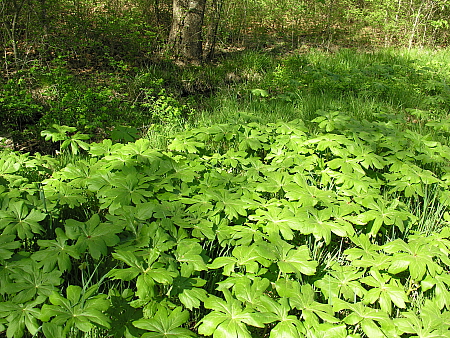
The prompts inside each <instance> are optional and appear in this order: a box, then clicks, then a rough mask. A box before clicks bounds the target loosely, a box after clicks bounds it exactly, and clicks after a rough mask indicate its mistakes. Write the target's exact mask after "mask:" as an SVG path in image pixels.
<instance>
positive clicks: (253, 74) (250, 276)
mask: <svg viewBox="0 0 450 338" xmlns="http://www.w3.org/2000/svg"><path fill="white" fill-rule="evenodd" d="M446 59H447V52H445V51H441V52H431V51H428V52H427V51H422V52H419V51H417V52H406V51H405V52H400V51H392V50H391V51H389V50H387V51H379V52H373V53H356V52H355V51H351V50H342V51H340V52H338V53H335V54H328V53H323V52H319V51H311V52H310V53H307V54H302V55H286V56H284V57H274V56H271V55H269V54H264V53H260V52H248V53H245V54H243V55H240V56H235V57H234V58H229V59H224V60H222V61H221V63H219V64H218V65H215V67H206V68H203V69H201V68H197V67H188V68H183V69H178V70H179V72H174V71H175V70H176V69H177V68H176V66H174V65H169V64H168V65H166V68H164V67H149V68H147V69H145V70H137V69H135V70H129V69H125V68H126V67H121V68H120V69H119V68H116V69H115V70H114V71H110V72H109V73H108V74H106V73H101V74H100V73H97V74H96V77H95V81H92V82H89V81H88V80H85V81H84V82H83V81H81V80H80V79H79V78H77V75H74V74H72V73H70V72H69V71H68V70H67V69H66V68H65V67H64V65H56V66H52V67H50V68H47V69H44V68H40V67H37V68H35V69H32V70H31V72H34V73H33V74H34V75H36V76H34V75H33V76H32V77H30V74H29V73H22V74H18V75H17V76H19V77H21V79H23V80H22V81H10V82H8V84H6V85H5V86H4V87H3V91H4V93H9V94H8V95H9V96H8V95H5V96H4V97H3V98H4V99H3V101H2V104H4V105H9V106H8V107H10V108H11V111H14V112H16V113H17V114H16V115H14V114H13V115H11V116H12V117H14V116H16V117H17V119H18V120H16V121H13V120H11V121H4V123H5V124H8V123H10V124H11V125H14V124H17V121H20V123H22V124H23V125H24V128H22V129H21V130H19V131H20V132H21V133H23V131H24V130H29V132H30V133H31V134H32V135H35V136H33V138H37V137H38V136H37V135H39V134H41V133H42V136H44V137H45V138H46V139H47V140H48V142H49V143H48V144H47V145H46V146H45V147H41V149H48V150H52V149H55V148H57V149H58V150H59V151H58V152H59V154H58V155H52V153H50V155H41V154H39V153H34V154H28V153H23V152H22V153H20V152H14V151H12V150H9V149H5V150H4V151H3V152H2V154H1V157H0V173H1V176H0V219H1V222H0V229H1V231H2V234H1V235H0V253H1V261H0V262H1V265H0V268H1V270H0V295H1V303H0V332H3V333H4V334H6V336H7V337H22V336H31V335H36V336H45V337H64V336H67V337H77V336H83V337H84V336H86V337H88V336H102V337H105V336H111V337H141V336H142V337H191V336H214V337H219V338H220V337H265V336H267V337H269V336H270V337H366V336H367V337H447V336H448V332H449V327H450V315H449V311H448V310H449V306H450V294H449V291H448V286H449V284H450V280H449V278H448V266H449V263H450V261H449V257H448V255H449V251H450V241H449V237H450V229H449V221H450V215H449V213H448V206H449V205H450V199H449V192H448V191H449V184H450V180H449V174H448V161H449V158H450V148H449V147H448V145H447V143H448V132H449V122H448V95H449V88H448V85H447V82H448V66H447V64H448V63H446ZM38 75H39V76H38ZM27 79H28V80H29V82H27V81H28V80H27ZM99 79H103V81H104V82H102V81H99ZM113 84H115V85H113ZM15 86H22V87H21V90H18V91H17V90H15V89H14V88H18V87H15ZM17 98H19V99H20V100H17ZM14 105H16V106H14ZM15 108H17V109H15ZM14 109H15V110H14ZM33 114H35V115H33ZM24 116H25V117H26V118H30V120H28V122H27V120H25V119H23V118H24ZM21 119H23V120H21ZM130 119H132V120H130ZM56 122H57V123H59V124H61V125H64V124H65V125H70V126H71V127H72V126H73V127H74V128H71V127H61V126H58V125H55V126H52V124H54V123H56ZM111 122H114V123H112V124H111ZM27 123H32V124H34V126H35V127H30V126H28V127H26V125H27ZM128 127H131V128H128ZM33 128H35V129H33ZM11 132H12V133H13V134H14V131H11ZM87 133H91V134H95V137H94V138H91V139H90V138H89V136H87ZM105 136H109V137H110V138H106V139H104V140H102V138H103V137H105ZM138 136H144V137H142V138H139V137H138ZM138 138H139V139H138ZM93 139H97V140H98V142H92V143H91V142H90V140H91V141H92V140H93ZM52 144H54V146H52Z"/></svg>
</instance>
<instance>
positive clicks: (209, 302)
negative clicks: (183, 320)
mask: <svg viewBox="0 0 450 338" xmlns="http://www.w3.org/2000/svg"><path fill="white" fill-rule="evenodd" d="M222 292H223V293H224V296H225V300H223V299H221V298H219V297H216V296H213V295H210V296H209V297H208V299H206V300H205V302H204V306H205V308H207V309H212V310H213V311H212V312H210V313H209V314H207V315H206V316H205V317H203V318H202V319H201V320H200V322H199V327H198V332H199V333H200V334H204V335H213V337H214V338H217V337H219V338H222V337H223V338H225V337H228V338H244V337H245V338H250V337H251V334H250V331H249V330H248V328H247V325H251V326H256V327H264V324H265V320H266V317H265V316H264V315H263V314H262V313H258V312H253V311H252V310H251V309H249V308H244V309H243V308H242V304H241V302H240V301H238V300H237V299H235V298H233V296H232V295H231V293H230V292H229V291H228V290H223V291H222Z"/></svg>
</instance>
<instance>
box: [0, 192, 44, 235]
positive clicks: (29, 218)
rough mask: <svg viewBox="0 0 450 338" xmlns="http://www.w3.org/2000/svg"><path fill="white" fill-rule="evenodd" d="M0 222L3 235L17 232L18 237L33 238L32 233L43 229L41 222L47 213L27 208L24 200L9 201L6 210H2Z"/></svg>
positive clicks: (38, 232)
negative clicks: (0, 220)
mask: <svg viewBox="0 0 450 338" xmlns="http://www.w3.org/2000/svg"><path fill="white" fill-rule="evenodd" d="M1 216H2V222H1V223H2V224H1V225H0V228H3V234H4V235H14V234H17V235H18V236H19V238H20V239H25V238H33V237H34V234H40V233H42V231H43V230H44V228H43V227H42V225H41V224H39V222H41V221H42V220H44V219H45V218H46V217H47V215H46V214H44V213H42V212H40V211H38V210H36V209H31V210H29V208H28V206H27V205H26V204H25V201H24V200H18V201H14V202H10V203H9V206H8V210H7V211H6V212H2V214H1Z"/></svg>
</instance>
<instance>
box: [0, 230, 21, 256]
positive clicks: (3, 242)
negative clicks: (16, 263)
mask: <svg viewBox="0 0 450 338" xmlns="http://www.w3.org/2000/svg"><path fill="white" fill-rule="evenodd" d="M15 239H16V236H14V235H5V234H0V257H1V258H2V260H7V259H10V258H11V256H12V255H13V253H14V250H15V249H18V248H20V247H21V246H22V244H21V243H20V242H19V241H15Z"/></svg>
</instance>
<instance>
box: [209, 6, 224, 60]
mask: <svg viewBox="0 0 450 338" xmlns="http://www.w3.org/2000/svg"><path fill="white" fill-rule="evenodd" d="M224 1H225V0H212V3H211V19H210V23H209V26H208V30H207V36H206V46H205V47H206V51H205V55H206V58H207V59H208V60H212V59H213V58H214V52H215V49H216V40H217V33H218V30H219V23H220V20H221V17H222V8H223V3H224Z"/></svg>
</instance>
